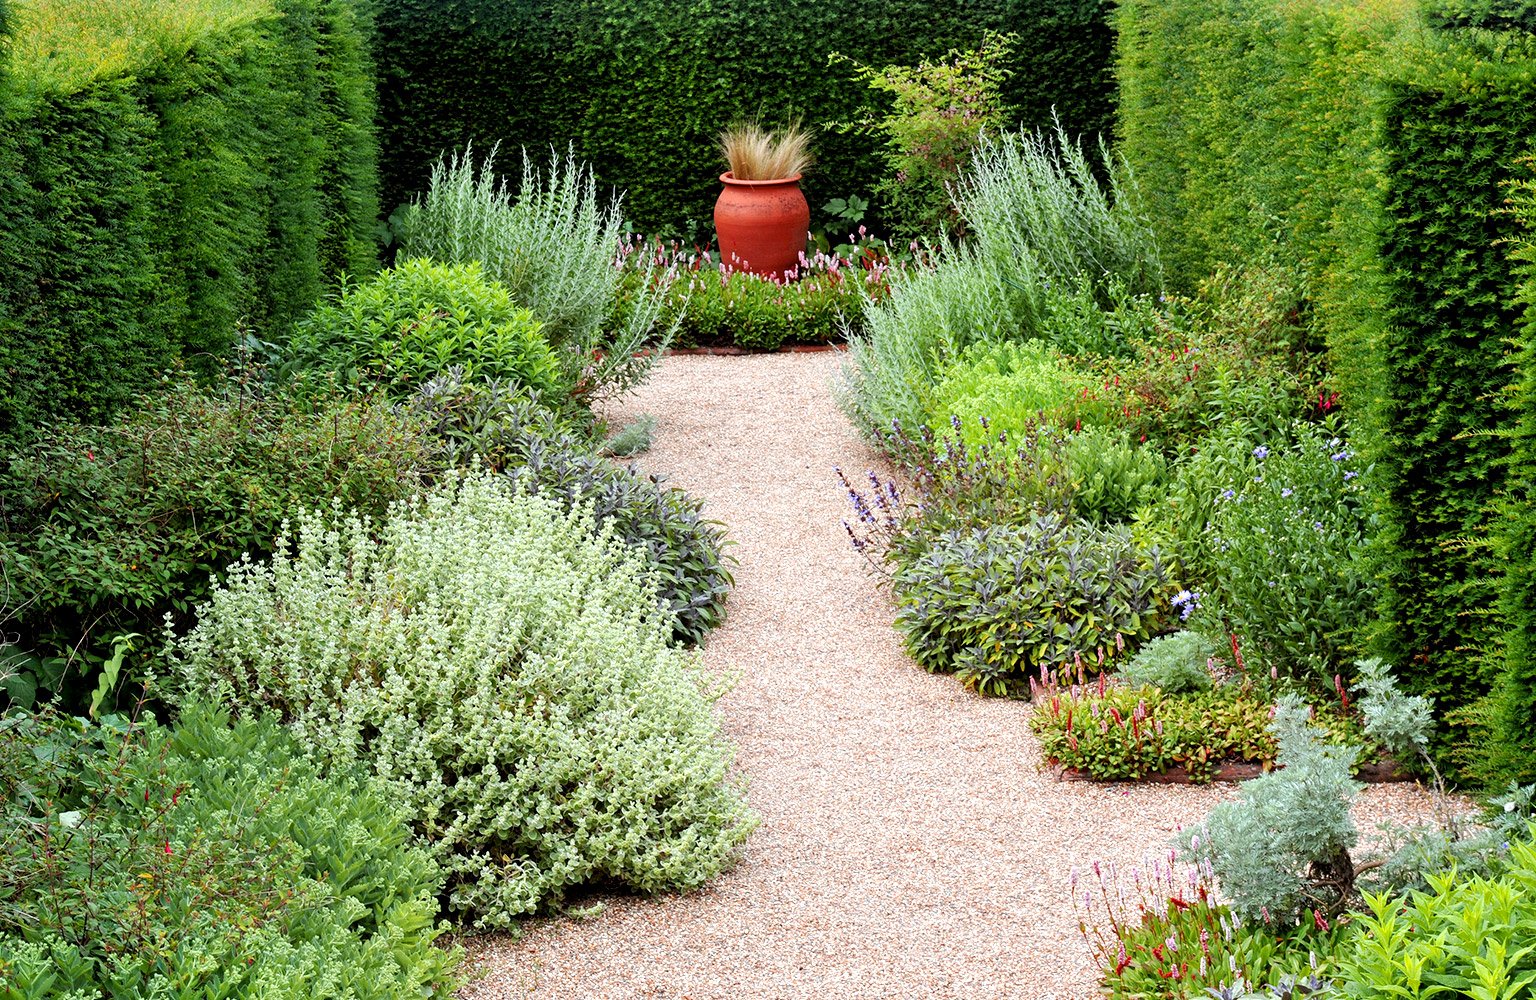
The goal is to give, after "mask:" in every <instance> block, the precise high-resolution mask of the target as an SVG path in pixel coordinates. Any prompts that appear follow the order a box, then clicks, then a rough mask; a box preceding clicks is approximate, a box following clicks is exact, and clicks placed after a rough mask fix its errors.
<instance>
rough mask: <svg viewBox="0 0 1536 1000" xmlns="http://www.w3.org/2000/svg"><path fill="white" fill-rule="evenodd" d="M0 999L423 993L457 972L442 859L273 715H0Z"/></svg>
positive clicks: (375, 795) (193, 999) (379, 798)
mask: <svg viewBox="0 0 1536 1000" xmlns="http://www.w3.org/2000/svg"><path fill="white" fill-rule="evenodd" d="M0 790H3V791H4V796H3V802H4V805H3V807H0V808H3V810H4V820H5V833H4V835H3V836H0V995H3V996H5V997H7V998H8V1000H44V998H60V1000H96V998H106V997H129V996H132V997H164V998H166V1000H234V998H254V1000H305V998H313V1000H323V998H331V997H342V996H346V997H354V998H356V1000H419V998H423V997H438V998H447V997H449V996H451V995H452V993H453V991H454V989H455V988H456V987H457V986H458V985H460V981H459V977H458V976H457V975H456V974H455V968H456V966H457V965H458V962H459V954H458V952H457V951H453V952H450V951H445V950H443V949H441V948H440V947H438V946H437V944H436V943H435V941H436V939H437V938H438V936H439V934H440V933H441V932H442V931H441V928H440V927H439V926H438V924H437V909H438V902H437V894H438V892H439V891H440V889H441V887H442V874H441V872H440V871H439V869H438V866H437V865H436V864H435V863H434V862H433V861H432V859H431V858H430V857H429V856H428V853H427V852H426V851H424V850H422V849H421V848H419V847H416V846H413V845H412V843H411V834H410V829H409V827H408V826H407V824H406V822H405V816H404V814H403V812H402V810H401V809H400V807H399V806H398V805H396V804H394V803H393V802H392V801H391V798H390V796H389V795H388V794H387V793H386V792H385V791H383V790H382V789H380V788H378V787H376V786H375V785H374V784H372V783H371V782H370V781H368V780H367V779H365V778H364V777H363V776H362V775H361V774H359V773H356V772H353V771H351V770H348V769H334V770H333V771H332V773H331V774H330V775H329V776H327V777H321V776H320V775H318V774H317V773H316V771H315V768H314V766H313V765H312V764H310V763H309V762H307V761H306V760H305V759H304V756H303V754H302V753H301V751H300V748H299V747H298V746H297V745H296V744H295V743H294V741H293V740H292V739H291V738H290V737H289V736H288V735H287V734H285V733H284V732H283V731H282V730H281V728H280V727H278V726H277V725H276V724H275V723H273V722H271V721H270V720H260V721H258V720H246V721H241V722H238V723H235V724H234V725H230V723H229V720H228V718H227V717H225V716H222V715H220V714H218V713H217V712H214V711H211V710H209V709H206V708H202V707H196V706H189V707H188V708H187V709H186V710H185V711H184V712H183V713H182V717H181V719H180V721H179V722H178V723H177V724H176V725H175V726H174V727H166V726H163V725H160V724H157V723H155V722H153V721H149V720H147V719H146V720H140V721H132V720H129V719H126V718H124V717H121V716H109V717H107V718H104V719H103V720H102V721H101V722H100V723H88V722H85V721H84V720H80V719H74V718H69V717H65V716H60V715H56V714H53V713H51V712H44V713H40V714H37V715H31V714H23V713H16V714H11V715H8V716H6V717H5V718H3V719H0Z"/></svg>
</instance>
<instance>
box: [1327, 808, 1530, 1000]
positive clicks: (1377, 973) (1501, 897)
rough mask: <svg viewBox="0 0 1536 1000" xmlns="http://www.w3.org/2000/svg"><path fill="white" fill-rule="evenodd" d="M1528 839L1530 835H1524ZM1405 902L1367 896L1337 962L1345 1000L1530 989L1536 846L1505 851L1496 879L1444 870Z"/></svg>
mask: <svg viewBox="0 0 1536 1000" xmlns="http://www.w3.org/2000/svg"><path fill="white" fill-rule="evenodd" d="M1526 836H1527V838H1529V836H1530V831H1529V830H1528V831H1527V835H1526ZM1427 881H1428V885H1429V888H1428V889H1427V890H1426V891H1422V892H1413V893H1410V894H1409V895H1408V897H1407V898H1406V899H1398V898H1393V897H1391V896H1388V895H1386V894H1382V895H1376V896H1370V897H1368V898H1367V900H1366V903H1367V906H1368V909H1369V911H1370V912H1368V913H1366V914H1365V915H1363V916H1362V917H1361V918H1360V928H1359V931H1358V932H1357V933H1356V934H1355V936H1354V947H1353V948H1351V949H1348V950H1346V952H1345V953H1344V957H1343V959H1342V961H1341V962H1340V966H1341V968H1340V978H1341V979H1342V980H1343V982H1344V984H1345V986H1344V991H1343V992H1344V995H1345V996H1349V997H1358V998H1361V1000H1366V998H1370V1000H1375V998H1385V997H1414V998H1418V997H1431V996H1436V995H1444V996H1467V997H1477V996H1486V997H1517V996H1521V995H1523V994H1524V993H1525V992H1527V991H1528V989H1529V987H1530V985H1531V983H1532V982H1536V949H1533V948H1532V947H1531V940H1532V930H1533V929H1536V844H1533V842H1532V841H1531V840H1530V839H1520V840H1516V841H1515V842H1513V843H1511V844H1510V856H1509V859H1508V867H1507V869H1505V870H1504V871H1502V872H1501V873H1499V874H1498V875H1495V876H1492V877H1489V876H1484V875H1470V876H1469V875H1465V874H1461V873H1458V872H1456V871H1455V870H1451V871H1448V872H1443V873H1440V874H1435V875H1429V876H1428V877H1427Z"/></svg>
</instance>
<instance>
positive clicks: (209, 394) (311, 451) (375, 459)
mask: <svg viewBox="0 0 1536 1000" xmlns="http://www.w3.org/2000/svg"><path fill="white" fill-rule="evenodd" d="M430 453H431V451H430V442H429V440H428V439H427V438H426V436H425V434H424V433H423V432H422V431H421V430H419V429H418V427H417V425H416V423H415V422H414V421H412V420H410V419H408V418H405V417H403V416H401V415H399V414H397V413H396V412H394V411H393V410H392V409H391V408H390V407H389V406H388V405H387V404H386V403H385V402H384V401H382V400H378V399H371V398H351V397H348V396H345V395H342V394H339V393H335V392H331V391H329V390H318V391H317V392H315V393H314V394H312V395H310V397H309V398H308V399H306V400H304V401H303V402H300V401H298V400H297V399H296V398H295V397H292V396H290V395H288V394H285V393H283V392H276V391H272V390H270V389H269V388H267V387H266V386H264V385H263V383H262V381H261V378H260V376H259V373H254V372H248V373H244V374H234V375H228V376H223V377H220V378H219V379H218V380H217V381H215V382H214V383H213V384H212V385H211V386H207V387H204V386H201V385H199V384H197V382H196V381H195V380H194V379H192V378H191V376H190V375H188V374H187V373H185V372H178V373H175V374H172V375H170V376H167V377H166V379H165V381H164V384H163V385H162V386H161V387H160V388H159V389H158V390H157V391H155V392H150V393H146V394H144V395H142V396H140V397H138V399H137V400H136V401H135V404H134V405H133V407H131V408H130V409H129V410H127V411H125V412H124V413H123V414H122V415H121V416H119V417H118V418H117V419H116V420H115V421H113V422H112V423H110V424H107V425H104V426H92V425H61V426H58V427H52V428H46V429H44V431H43V432H42V434H41V436H40V437H39V438H38V439H37V441H36V442H35V443H34V445H33V446H32V447H31V448H30V449H29V450H27V451H17V452H14V453H12V454H11V455H9V456H7V465H6V469H5V473H4V475H3V477H0V501H3V503H0V561H3V562H4V564H5V567H6V572H5V577H6V587H7V590H6V592H5V594H4V597H3V604H0V618H3V619H4V620H5V627H6V630H7V631H8V632H9V633H11V635H12V636H13V637H14V641H15V642H16V644H17V646H18V647H19V650H20V652H21V653H22V654H23V659H24V661H25V667H24V669H25V671H26V672H27V673H28V675H29V676H30V677H31V678H32V679H33V681H34V682H35V687H36V688H40V689H41V690H42V691H43V692H52V691H60V692H63V693H64V694H65V695H66V704H69V705H79V704H82V702H80V701H79V700H78V699H80V698H81V697H82V696H83V693H82V685H83V684H84V683H85V682H87V681H88V680H92V678H91V677H90V676H89V675H91V674H93V673H94V672H95V671H96V668H97V667H99V665H100V664H101V663H102V661H103V660H104V659H106V658H107V657H108V656H109V655H110V650H111V647H112V645H113V640H114V639H115V638H117V637H120V636H123V635H127V634H132V633H137V634H138V635H139V636H140V638H139V639H138V640H136V641H135V642H134V644H133V648H134V650H135V652H134V654H133V655H132V656H131V657H130V660H129V663H128V665H127V668H126V669H125V670H124V671H123V675H122V676H123V678H127V677H130V676H134V677H139V676H142V675H143V670H144V668H145V666H146V662H147V661H146V659H145V655H144V654H145V653H146V652H152V651H153V650H155V649H157V648H158V646H159V643H158V642H157V641H155V640H154V639H152V638H147V637H151V636H154V635H155V633H157V632H158V631H159V629H160V628H161V625H162V621H163V619H164V616H165V615H166V614H167V613H170V614H172V615H173V616H175V617H176V619H177V620H178V621H185V619H186V616H187V615H188V614H190V612H191V610H192V608H193V606H194V605H195V604H196V603H197V602H198V601H200V600H202V599H203V597H204V596H205V595H206V594H207V593H208V589H209V586H210V578H211V577H213V576H215V575H218V574H222V573H223V572H224V569H225V567H226V566H227V565H228V564H229V563H231V562H233V561H235V560H237V559H239V558H240V556H241V554H242V553H246V552H250V553H252V554H255V555H260V554H262V553H265V552H267V551H269V550H270V549H271V546H272V544H273V539H274V538H275V537H276V535H277V534H278V531H279V528H280V526H281V525H282V523H283V520H284V519H285V518H287V517H288V516H289V515H290V514H291V513H293V512H294V511H295V510H299V509H303V508H305V507H309V506H313V505H315V504H321V503H324V502H326V501H328V500H329V499H330V498H332V497H339V498H341V499H342V500H343V501H344V502H345V503H347V504H350V505H355V506H358V507H360V508H362V509H365V510H372V511H376V512H382V511H383V510H384V508H385V507H386V506H387V505H388V504H389V502H390V501H391V500H393V499H397V498H401V497H405V496H408V495H410V494H411V493H412V492H413V491H414V490H416V489H417V488H418V486H419V484H420V479H421V470H422V469H423V468H424V467H425V465H426V461H427V459H428V457H429V455H430ZM13 693H16V692H14V691H13ZM23 693H24V692H23ZM22 700H23V701H26V700H28V699H26V698H23V699H22Z"/></svg>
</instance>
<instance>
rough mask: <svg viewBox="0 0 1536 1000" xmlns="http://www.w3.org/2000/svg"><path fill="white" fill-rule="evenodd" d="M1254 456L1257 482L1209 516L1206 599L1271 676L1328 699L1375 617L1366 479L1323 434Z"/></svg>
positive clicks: (1303, 435)
mask: <svg viewBox="0 0 1536 1000" xmlns="http://www.w3.org/2000/svg"><path fill="white" fill-rule="evenodd" d="M1253 456H1254V459H1255V461H1256V467H1255V470H1254V473H1255V474H1254V475H1253V476H1252V477H1250V478H1248V479H1247V480H1246V481H1235V482H1231V483H1230V484H1229V485H1228V486H1227V488H1225V489H1224V490H1222V492H1221V493H1220V494H1218V495H1217V497H1216V502H1215V504H1214V506H1213V508H1212V514H1211V521H1210V532H1211V538H1210V544H1211V546H1212V548H1213V550H1214V552H1215V553H1216V555H1215V556H1214V559H1215V579H1214V581H1213V584H1212V591H1211V594H1212V598H1213V599H1214V603H1215V606H1216V610H1217V613H1219V614H1220V615H1221V617H1222V618H1223V619H1224V620H1225V621H1226V622H1227V623H1228V624H1229V625H1230V627H1231V629H1232V630H1233V631H1235V632H1236V633H1237V634H1238V635H1240V636H1242V638H1243V640H1244V641H1245V643H1246V644H1247V645H1248V646H1249V647H1250V648H1251V649H1253V650H1255V651H1256V652H1257V653H1258V654H1259V656H1260V658H1261V659H1262V660H1263V662H1264V663H1265V664H1266V665H1268V666H1269V667H1270V668H1271V669H1272V670H1275V671H1278V672H1279V673H1281V674H1283V675H1285V676H1287V677H1290V678H1292V679H1293V680H1296V681H1298V682H1300V683H1303V684H1308V685H1310V686H1312V687H1313V688H1314V689H1324V690H1326V689H1327V688H1328V687H1330V686H1332V683H1333V677H1334V675H1335V674H1336V673H1338V672H1339V669H1340V667H1341V666H1342V665H1344V664H1347V663H1349V662H1351V661H1352V660H1353V658H1354V657H1355V655H1356V654H1357V653H1358V652H1359V650H1360V648H1361V642H1360V639H1361V633H1362V631H1363V629H1364V627H1365V625H1366V624H1367V623H1368V622H1369V621H1370V620H1371V616H1372V612H1373V610H1374V608H1375V602H1376V591H1375V586H1374V582H1373V579H1372V574H1371V571H1370V568H1369V565H1368V563H1367V550H1366V546H1367V545H1368V544H1369V541H1370V539H1371V536H1372V534H1373V527H1372V526H1373V520H1372V514H1371V512H1370V508H1369V504H1368V499H1367V497H1366V495H1365V489H1364V486H1363V485H1362V483H1361V481H1360V480H1361V477H1362V475H1364V474H1366V473H1368V471H1369V470H1368V469H1367V468H1363V466H1362V463H1359V462H1357V461H1355V454H1354V452H1353V451H1352V450H1351V448H1350V447H1349V445H1348V444H1347V443H1346V442H1345V440H1344V439H1343V438H1342V437H1339V436H1336V435H1331V434H1330V432H1329V431H1328V430H1327V429H1323V428H1314V427H1303V428H1298V430H1297V433H1296V443H1295V444H1294V445H1291V446H1288V447H1284V448H1281V447H1278V446H1277V447H1276V449H1275V450H1274V451H1273V452H1271V451H1270V450H1269V448H1268V447H1267V446H1265V445H1259V446H1257V447H1256V448H1255V449H1254V451H1253ZM1208 603H1209V602H1208Z"/></svg>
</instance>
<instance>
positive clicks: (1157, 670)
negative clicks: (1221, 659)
mask: <svg viewBox="0 0 1536 1000" xmlns="http://www.w3.org/2000/svg"><path fill="white" fill-rule="evenodd" d="M1218 653H1220V650H1219V649H1218V648H1217V646H1216V644H1215V643H1214V642H1212V641H1211V640H1210V639H1208V638H1206V637H1205V636H1203V635H1201V634H1200V633H1198V632H1187V631H1186V632H1175V633H1173V634H1172V635H1165V636H1161V637H1160V638H1157V639H1153V640H1152V641H1151V642H1148V643H1146V644H1145V645H1143V646H1142V647H1141V648H1140V649H1139V650H1137V651H1136V655H1135V656H1133V657H1131V658H1130V659H1129V660H1128V661H1126V663H1125V665H1124V666H1122V667H1121V668H1120V676H1121V677H1122V678H1124V680H1125V682H1126V683H1127V684H1131V685H1135V686H1141V687H1155V688H1157V689H1159V690H1161V691H1164V692H1166V693H1168V694H1188V693H1193V692H1195V691H1207V690H1210V687H1211V661H1212V660H1213V659H1215V658H1216V656H1217V654H1218Z"/></svg>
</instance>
